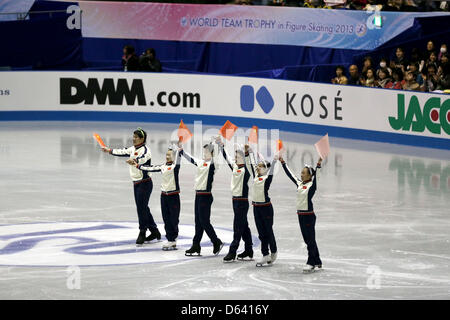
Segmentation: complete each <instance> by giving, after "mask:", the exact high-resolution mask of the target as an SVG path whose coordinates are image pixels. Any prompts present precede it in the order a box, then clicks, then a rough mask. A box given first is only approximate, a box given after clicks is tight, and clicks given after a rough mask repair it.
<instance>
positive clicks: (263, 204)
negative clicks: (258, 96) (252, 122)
mask: <svg viewBox="0 0 450 320" xmlns="http://www.w3.org/2000/svg"><path fill="white" fill-rule="evenodd" d="M245 151H246V152H250V153H253V152H252V150H251V149H250V148H249V146H248V145H245ZM253 158H254V157H253ZM276 162H277V159H274V160H273V161H272V163H270V162H268V161H266V160H262V161H259V162H258V165H257V166H256V168H254V171H256V176H255V178H254V179H253V199H252V205H253V214H254V216H255V223H256V228H257V229H258V234H259V239H260V240H261V253H262V255H263V257H262V258H261V260H259V261H258V262H257V263H256V266H257V267H262V266H266V265H272V264H273V263H274V262H275V260H276V259H277V243H276V241H275V235H274V233H273V207H272V202H271V201H270V198H269V188H270V184H271V183H272V179H273V171H274V168H275V164H276ZM255 163H256V161H255V159H253V161H252V165H254V164H255ZM269 247H270V254H269Z"/></svg>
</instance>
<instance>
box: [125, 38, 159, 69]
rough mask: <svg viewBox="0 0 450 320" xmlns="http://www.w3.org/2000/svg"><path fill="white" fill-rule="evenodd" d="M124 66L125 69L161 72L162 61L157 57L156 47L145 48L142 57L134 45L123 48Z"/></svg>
mask: <svg viewBox="0 0 450 320" xmlns="http://www.w3.org/2000/svg"><path fill="white" fill-rule="evenodd" d="M122 67H123V70H124V71H146V72H161V71H162V67H161V62H160V61H159V60H158V59H157V58H156V52H155V49H153V48H150V49H147V50H145V52H143V53H142V55H141V56H140V57H138V56H137V55H136V52H135V49H134V47H133V46H130V45H127V46H125V47H124V48H123V56H122Z"/></svg>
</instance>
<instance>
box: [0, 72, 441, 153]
mask: <svg viewBox="0 0 450 320" xmlns="http://www.w3.org/2000/svg"><path fill="white" fill-rule="evenodd" d="M0 110H1V111H0V121H114V122H115V121H120V122H163V123H179V121H180V119H183V120H184V121H185V122H186V123H193V122H194V121H202V122H203V123H204V124H206V125H217V126H221V125H223V123H224V122H225V121H226V120H231V121H232V122H233V123H235V124H236V125H238V126H240V127H251V126H253V125H257V126H258V127H260V128H267V129H280V130H284V131H292V132H299V133H306V134H317V135H323V134H325V133H328V134H329V135H330V136H333V137H342V138H350V139H359V140H370V141H378V142H387V143H395V144H404V145H410V146H420V147H429V148H439V149H450V96H449V95H446V94H438V93H423V92H412V91H402V90H392V89H376V88H366V87H356V86H341V85H332V84H323V83H310V82H301V81H289V80H273V79H260V78H246V77H232V76H214V75H197V74H195V75H193V74H164V73H131V72H53V71H49V72H26V71H24V72H1V73H0Z"/></svg>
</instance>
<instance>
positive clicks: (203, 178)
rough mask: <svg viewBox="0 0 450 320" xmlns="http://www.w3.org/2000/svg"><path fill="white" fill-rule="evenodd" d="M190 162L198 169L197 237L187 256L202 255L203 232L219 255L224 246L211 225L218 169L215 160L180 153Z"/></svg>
mask: <svg viewBox="0 0 450 320" xmlns="http://www.w3.org/2000/svg"><path fill="white" fill-rule="evenodd" d="M180 153H181V155H182V156H184V157H185V158H186V159H187V160H188V161H189V162H191V163H192V164H194V165H195V166H196V167H197V175H196V177H195V235H194V238H193V240H192V248H191V249H190V250H187V251H186V254H187V255H192V254H193V253H197V254H200V250H201V249H200V241H201V240H202V237H203V232H206V234H207V235H208V237H209V239H210V240H211V242H212V243H213V245H214V253H215V254H218V253H219V251H220V249H221V248H222V246H223V243H222V241H221V240H220V239H219V238H218V237H217V235H216V232H215V230H214V227H213V226H212V225H211V221H210V218H211V205H212V203H213V200H214V199H213V196H212V193H211V190H212V185H213V181H214V174H215V170H216V167H215V165H214V160H213V159H211V160H208V161H205V160H199V159H195V158H193V157H192V156H190V155H189V154H188V153H187V152H185V151H184V150H181V151H180Z"/></svg>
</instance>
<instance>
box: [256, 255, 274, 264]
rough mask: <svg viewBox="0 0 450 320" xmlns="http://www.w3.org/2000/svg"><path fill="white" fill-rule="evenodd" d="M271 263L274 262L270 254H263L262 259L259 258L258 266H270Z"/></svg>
mask: <svg viewBox="0 0 450 320" xmlns="http://www.w3.org/2000/svg"><path fill="white" fill-rule="evenodd" d="M271 263H272V259H271V258H270V255H266V256H263V257H262V258H261V260H259V261H258V262H257V263H256V266H257V267H264V266H269V265H270V264H271Z"/></svg>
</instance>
